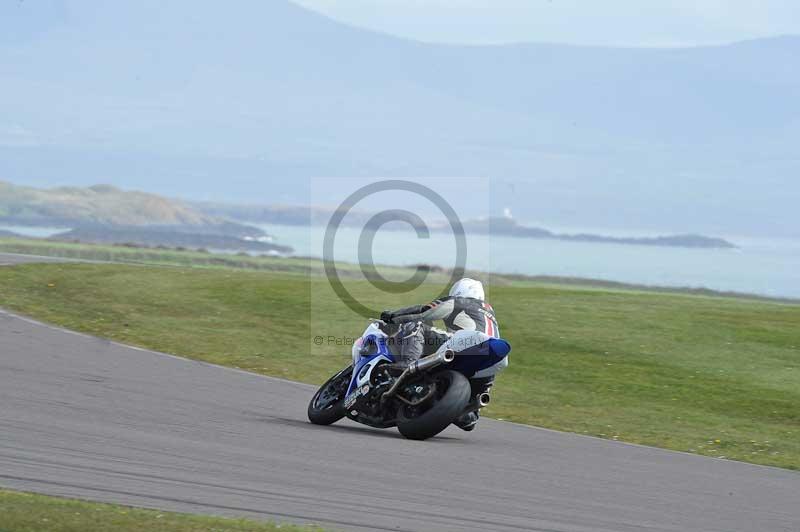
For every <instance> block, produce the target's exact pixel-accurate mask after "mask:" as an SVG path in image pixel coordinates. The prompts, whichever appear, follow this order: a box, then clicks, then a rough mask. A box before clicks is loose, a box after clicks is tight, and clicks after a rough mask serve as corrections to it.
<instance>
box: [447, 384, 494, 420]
mask: <svg viewBox="0 0 800 532" xmlns="http://www.w3.org/2000/svg"><path fill="white" fill-rule="evenodd" d="M469 383H470V385H471V388H472V397H477V396H478V394H481V393H484V392H488V391H489V390H491V389H492V384H494V375H492V376H490V377H481V378H477V379H474V378H473V379H470V381H469ZM479 418H480V414H479V411H478V410H474V411H472V412H467V413H466V414H462V415H461V416H459V417H457V418H456V420H455V421H453V424H454V425H455V426H457V427H458V428H460V429H462V430H466V431H467V432H469V431H471V430H474V429H475V425H477V424H478V419H479Z"/></svg>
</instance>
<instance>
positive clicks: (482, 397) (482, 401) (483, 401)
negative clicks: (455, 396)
mask: <svg viewBox="0 0 800 532" xmlns="http://www.w3.org/2000/svg"><path fill="white" fill-rule="evenodd" d="M491 401H492V396H491V395H489V392H483V393H480V394H478V405H479V406H480V407H481V408H483V407H484V406H486V405H488V404H489V403H490V402H491Z"/></svg>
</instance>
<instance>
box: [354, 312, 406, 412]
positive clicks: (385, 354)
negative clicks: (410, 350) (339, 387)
mask: <svg viewBox="0 0 800 532" xmlns="http://www.w3.org/2000/svg"><path fill="white" fill-rule="evenodd" d="M388 338H389V337H388V336H387V335H386V333H385V332H383V331H382V330H381V329H380V325H379V323H378V322H372V323H370V324H369V327H367V330H366V331H364V334H363V335H361V338H359V339H358V340H356V341H355V342H354V343H353V376H352V378H351V379H350V386H349V387H348V388H347V394H346V395H345V397H346V399H345V406H346V407H347V408H349V407H350V406H349V405H352V404H353V402H354V401H355V400H356V399H357V398H358V395H359V392H361V390H364V392H365V393H366V392H367V391H369V377H370V375H371V374H372V370H373V369H375V366H377V365H378V364H380V363H381V362H384V361H386V362H394V361H395V358H394V356H393V355H392V353H391V352H390V351H389V345H388V342H387V340H388Z"/></svg>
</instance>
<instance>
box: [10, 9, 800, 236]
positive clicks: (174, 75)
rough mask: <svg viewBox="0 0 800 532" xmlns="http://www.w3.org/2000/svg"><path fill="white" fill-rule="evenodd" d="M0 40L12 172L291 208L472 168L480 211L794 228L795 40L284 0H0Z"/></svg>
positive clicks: (15, 176) (669, 224)
mask: <svg viewBox="0 0 800 532" xmlns="http://www.w3.org/2000/svg"><path fill="white" fill-rule="evenodd" d="M0 35H2V38H0V65H2V67H0V86H2V87H3V98H2V99H0V175H3V176H5V177H6V178H7V179H12V180H14V181H20V182H26V183H34V184H53V183H77V182H80V184H91V183H94V182H98V181H109V180H111V181H113V182H114V183H115V184H120V185H121V186H125V187H128V188H136V189H144V190H149V191H155V192H158V193H161V194H165V195H170V196H180V197H191V198H192V199H198V200H224V201H232V200H235V201H253V200H254V199H257V200H259V201H263V202H269V203H276V202H281V203H287V204H302V203H306V202H307V199H308V197H309V186H308V182H307V181H306V179H305V178H309V177H330V178H341V177H347V176H368V177H376V178H377V177H397V176H402V177H408V176H416V177H424V176H485V177H488V178H491V180H492V182H493V183H494V186H493V189H492V194H491V198H489V199H488V200H487V199H486V198H480V197H475V198H469V197H468V198H465V201H472V206H473V208H474V210H476V211H477V210H479V209H484V210H485V207H486V204H487V201H488V202H489V203H490V206H491V209H492V210H493V212H491V213H490V212H478V214H479V215H491V214H495V215H497V214H499V213H500V212H502V209H503V208H504V207H509V208H511V209H512V211H513V212H514V213H515V214H516V215H517V216H518V217H519V218H520V219H524V220H547V221H551V222H552V223H560V224H562V225H566V224H573V225H580V226H586V225H589V224H598V225H602V226H604V227H630V225H631V222H632V221H633V222H634V223H635V226H636V229H640V230H641V229H655V230H659V231H663V230H665V229H669V230H670V231H680V232H686V231H701V232H704V233H715V234H718V233H719V234H724V233H729V234H730V233H733V234H738V233H745V234H752V233H760V234H784V235H786V234H792V235H796V236H798V235H800V228H799V226H798V224H796V223H795V222H796V202H797V201H796V198H797V197H798V195H800V184H798V182H797V180H796V176H797V175H798V174H800V159H798V158H797V157H796V152H797V146H796V144H797V141H796V139H797V138H799V137H800V98H798V97H797V94H798V93H800V67H798V61H797V58H798V57H800V38H799V37H794V36H787V37H777V38H770V39H760V40H754V41H748V42H741V43H736V44H731V45H725V46H707V47H697V48H685V49H630V48H607V47H578V46H565V45H549V44H516V45H503V46H456V45H433V44H425V43H420V42H414V41H409V40H405V39H400V38H395V37H392V36H388V35H383V34H378V33H375V32H370V31H366V30H363V29H359V28H354V27H351V26H347V25H344V24H341V23H338V22H335V21H333V20H330V19H328V18H325V17H323V16H320V15H318V14H315V13H313V12H310V11H308V10H305V9H303V8H300V7H298V6H296V5H294V4H292V3H291V2H288V1H286V0H269V1H267V2H264V1H261V0H240V1H237V2H235V3H224V2H195V1H192V0H173V1H170V2H163V1H159V0H139V1H137V2H91V1H88V0H46V1H45V0H42V2H30V1H29V2H5V3H2V4H0ZM320 186H322V185H320ZM328 186H329V188H330V197H331V201H333V202H335V201H337V200H341V199H342V198H341V197H338V196H337V194H340V193H341V190H340V187H338V185H337V183H336V181H335V180H334V179H331V180H330V182H329V185H328Z"/></svg>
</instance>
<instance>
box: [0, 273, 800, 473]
mask: <svg viewBox="0 0 800 532" xmlns="http://www.w3.org/2000/svg"><path fill="white" fill-rule="evenodd" d="M345 284H346V287H347V288H348V290H350V292H351V293H352V295H353V297H355V298H356V299H358V300H359V301H362V302H364V303H366V304H369V305H372V306H373V307H374V308H376V309H380V308H382V307H389V308H391V307H396V306H402V305H405V304H409V303H412V302H415V301H425V300H427V299H429V298H432V297H434V296H435V295H436V294H437V293H438V290H439V289H441V287H440V286H435V285H432V284H423V285H422V286H421V287H419V288H417V289H416V290H414V291H413V292H410V293H408V294H403V295H397V296H391V297H389V296H388V295H387V294H385V293H383V292H381V291H380V290H378V289H376V288H374V287H373V286H371V285H370V284H369V283H367V282H363V281H345ZM489 298H490V300H491V302H492V303H493V305H494V307H495V308H496V309H497V312H498V317H499V320H500V327H501V332H502V334H503V336H504V337H506V338H507V339H508V340H509V341H510V342H511V343H512V345H513V348H514V349H513V352H512V354H511V359H510V360H511V365H510V368H509V370H508V371H507V372H505V373H504V374H502V375H501V376H500V378H499V379H498V384H497V386H496V387H495V390H494V400H493V402H492V404H491V405H490V407H489V408H488V409H487V411H486V413H487V415H489V416H491V417H496V418H501V419H507V420H512V421H517V422H521V423H529V424H535V425H539V426H544V427H549V428H554V429H560V430H566V431H573V432H578V433H582V434H589V435H594V436H599V437H603V438H609V439H618V440H624V441H629V442H636V443H642V444H646V445H653V446H658V447H665V448H668V449H675V450H680V451H688V452H693V453H698V454H704V455H708V456H715V457H720V458H722V457H725V458H729V459H736V460H744V461H748V462H753V463H758V464H766V465H774V466H780V467H786V468H790V469H798V468H800V438H798V435H800V327H798V325H800V306H797V305H787V304H778V303H771V302H764V301H749V300H742V299H730V298H714V297H701V296H687V295H677V294H662V293H647V292H632V291H615V290H602V289H583V288H576V287H553V286H545V285H532V284H530V285H526V284H520V285H513V286H512V285H498V286H491V287H490V290H489ZM0 306H3V307H6V308H9V309H13V310H16V311H19V312H22V313H25V314H28V315H31V316H34V317H36V318H39V319H42V320H46V321H49V322H53V323H56V324H59V325H62V326H65V327H68V328H71V329H76V330H80V331H84V332H88V333H91V334H96V335H99V336H105V337H109V338H112V339H114V340H118V341H121V342H125V343H129V344H134V345H139V346H143V347H147V348H150V349H156V350H160V351H165V352H169V353H176V354H180V355H183V356H187V357H191V358H196V359H201V360H206V361H209V362H214V363H218V364H225V365H229V366H235V367H240V368H243V369H247V370H250V371H255V372H259V373H264V374H269V375H275V376H279V377H285V378H289V379H295V380H300V381H305V382H311V383H319V382H322V381H323V380H324V379H325V378H327V377H328V376H329V375H330V374H332V373H333V372H334V371H335V370H337V369H339V368H341V367H343V366H344V365H345V364H347V362H348V360H349V346H348V345H347V343H348V338H343V336H342V335H343V334H344V335H350V336H353V335H357V334H358V333H360V332H361V330H363V327H364V323H365V321H364V319H363V318H360V317H358V316H354V314H353V313H352V312H350V311H349V310H348V309H347V308H346V307H345V306H344V305H343V304H342V303H341V302H340V301H339V300H338V299H337V298H336V296H335V295H334V294H333V293H332V291H331V289H330V287H329V285H328V283H327V281H326V280H325V279H324V278H323V277H317V276H307V275H297V274H291V273H276V272H256V271H245V270H224V269H202V268H195V269H189V268H164V267H153V266H131V265H111V264H68V265H67V264H46V265H21V266H15V267H9V268H2V269H0ZM316 337H319V338H321V341H320V342H319V343H320V345H317V343H315V340H314V339H315V338H316Z"/></svg>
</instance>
